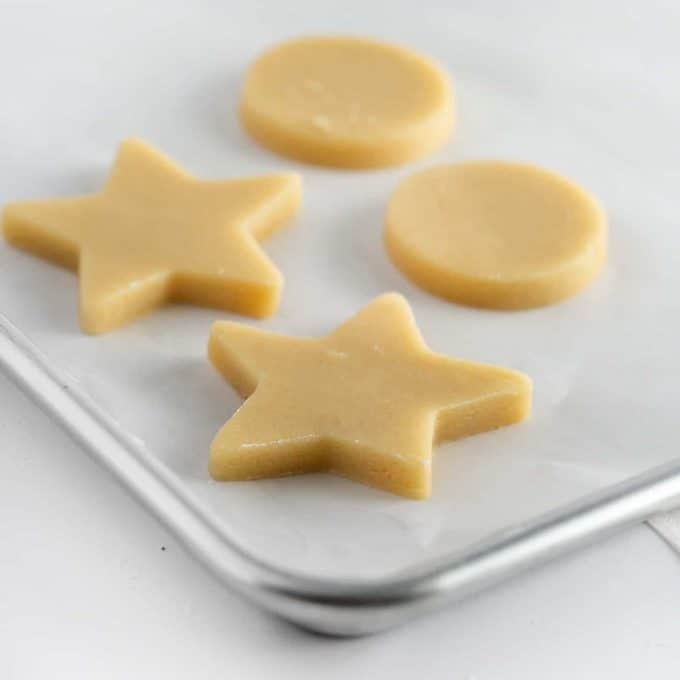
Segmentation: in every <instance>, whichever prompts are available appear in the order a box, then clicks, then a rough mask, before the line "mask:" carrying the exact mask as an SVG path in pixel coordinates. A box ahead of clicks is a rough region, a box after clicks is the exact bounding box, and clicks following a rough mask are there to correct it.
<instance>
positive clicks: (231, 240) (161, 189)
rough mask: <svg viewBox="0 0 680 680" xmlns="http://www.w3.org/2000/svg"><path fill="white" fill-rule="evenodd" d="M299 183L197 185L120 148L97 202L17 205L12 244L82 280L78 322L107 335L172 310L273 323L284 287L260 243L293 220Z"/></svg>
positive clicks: (7, 226)
mask: <svg viewBox="0 0 680 680" xmlns="http://www.w3.org/2000/svg"><path fill="white" fill-rule="evenodd" d="M300 196H301V183H300V179H299V177H298V176H297V175H267V176H263V177H254V178H249V179H234V180H213V181H200V180H197V179H195V178H194V177H192V176H191V175H189V174H188V173H186V172H184V170H182V169H181V168H179V167H178V166H176V165H175V164H174V163H172V162H171V161H170V160H169V159H168V158H166V157H165V156H163V155H161V154H160V153H158V152H157V151H155V150H154V149H152V148H151V147H149V146H147V145H146V144H143V143H142V142H139V141H137V140H128V141H126V142H123V144H121V146H120V150H119V152H118V157H117V159H116V162H115V164H114V167H113V170H112V171H111V174H110V176H109V179H108V181H107V183H106V185H105V186H104V188H103V189H102V191H100V192H99V193H97V194H93V195H91V196H82V197H77V198H62V199H54V200H47V201H29V202H25V203H12V204H10V205H8V206H7V207H6V208H5V211H4V214H3V220H2V228H3V231H4V234H5V238H6V239H7V241H8V242H9V243H11V244H12V245H14V246H16V247H17V248H22V249H23V250H27V251H30V252H32V253H34V254H36V255H38V256H40V257H43V258H45V259H48V260H51V261H53V262H56V263H58V264H61V265H63V266H66V267H69V268H71V269H77V270H78V274H79V277H80V324H81V327H82V329H83V330H84V331H86V332H88V333H104V332H106V331H110V330H112V329H114V328H117V327H118V326H120V325H122V324H124V323H126V322H128V321H130V320H132V319H134V318H136V317H138V316H140V315H141V314H144V313H146V312H148V311H150V310H151V309H153V308H155V307H157V306H159V305H162V304H164V303H166V302H170V301H177V302H188V303H192V304H198V305H207V306H212V307H219V308H220V309H226V310H230V311H235V312H239V313H242V314H247V315H250V316H255V317H261V316H267V315H269V314H271V313H272V312H274V310H275V309H276V307H277V305H278V301H279V296H280V292H281V287H282V282H283V279H282V277H281V274H280V273H279V272H278V270H277V269H276V268H275V267H274V265H273V264H272V263H271V262H270V261H269V259H268V258H267V256H266V255H265V254H264V253H263V252H262V250H261V249H260V247H259V245H258V244H257V240H260V239H263V238H265V237H266V236H267V235H268V234H269V233H270V232H271V231H273V230H274V229H276V228H277V227H279V226H280V225H281V224H283V223H284V222H285V221H286V220H288V218H290V217H291V216H292V215H294V214H295V212H296V211H297V209H298V206H299V203H300Z"/></svg>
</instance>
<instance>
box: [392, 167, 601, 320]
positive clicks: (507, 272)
mask: <svg viewBox="0 0 680 680" xmlns="http://www.w3.org/2000/svg"><path fill="white" fill-rule="evenodd" d="M385 242H386V246H387V251H388V253H389V255H390V257H391V258H392V260H393V261H394V263H395V264H396V265H397V267H399V269H401V271H402V272H403V273H404V274H406V276H408V277H409V278H410V279H411V280H412V281H413V282H415V283H416V284H418V285H419V286H421V287H422V288H424V289H426V290H428V291H430V292H431V293H434V294H435V295H439V296H441V297H443V298H446V299H448V300H453V301H454V302H459V303H462V304H465V305H470V306H474V307H487V308H492V309H527V308H530V307H540V306H542V305H548V304H551V303H553V302H556V301H558V300H561V299H563V298H566V297H569V296H571V295H574V294H575V293H576V292H578V291H579V290H580V289H581V288H583V287H584V286H585V285H586V284H587V283H589V282H590V281H591V280H592V279H593V278H594V277H595V275H596V274H597V273H598V271H599V270H600V268H601V267H602V264H603V262H604V258H605V252H606V218H605V215H604V213H603V211H602V209H601V208H600V206H599V204H598V202H597V200H596V199H595V198H593V197H592V196H590V195H589V194H588V193H587V192H586V191H584V190H583V189H581V188H580V187H578V186H576V185H575V184H572V183H571V182H569V181H568V180H566V179H564V178H562V177H560V176H559V175H556V174H554V173H552V172H549V171H547V170H543V169H541V168H537V167H533V166H530V165H524V164H521V163H505V162H500V161H478V162H471V163H460V164H458V165H448V166H439V167H435V168H431V169H429V170H425V171H423V172H418V173H416V174H414V175H412V176H411V177H409V178H408V179H406V180H405V181H404V182H402V183H401V184H400V185H399V186H398V187H397V189H396V191H395V192H394V193H393V195H392V197H391V198H390V202H389V205H388V208H387V224H386V229H385Z"/></svg>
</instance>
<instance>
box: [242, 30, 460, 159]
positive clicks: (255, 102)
mask: <svg viewBox="0 0 680 680" xmlns="http://www.w3.org/2000/svg"><path fill="white" fill-rule="evenodd" d="M240 115H241V120H242V122H243V125H244V127H245V128H246V130H247V131H248V132H249V133H250V135H251V136H252V137H254V138H255V139H256V140H257V141H259V142H260V143H261V144H263V145H264V146H266V147H268V148H270V149H272V150H274V151H276V152H278V153H280V154H283V155H284V156H290V157H292V158H296V159H298V160H302V161H306V162H309V163H315V164H318V165H328V166H335V167H341V168H371V167H381V166H387V165H396V164H400V163H405V162H407V161H410V160H412V159H414V158H417V157H419V156H422V155H424V154H426V153H427V152H429V151H432V150H433V149H435V148H436V147H438V146H439V145H441V144H442V143H443V142H444V141H445V140H446V139H447V138H448V136H449V134H450V132H451V128H452V125H453V103H452V94H451V87H450V85H449V82H448V79H447V77H446V75H445V74H444V73H443V71H442V70H441V69H440V68H439V67H438V66H437V65H435V64H434V63H433V62H431V61H430V60H428V59H426V58H425V57H422V56H420V55H418V54H416V53H414V52H411V51H409V50H407V49H404V48H402V47H398V46H396V45H390V44H387V43H383V42H377V41H374V40H364V39H359V38H343V37H310V38H301V39H298V40H292V41H290V42H285V43H282V44H281V45H278V46H277V47H274V48H272V49H270V50H269V51H267V52H265V53H264V54H263V55H262V56H260V57H259V59H257V61H255V63H254V64H252V66H251V67H250V69H249V71H248V74H247V76H246V81H245V86H244V88H243V92H242V97H241V104H240Z"/></svg>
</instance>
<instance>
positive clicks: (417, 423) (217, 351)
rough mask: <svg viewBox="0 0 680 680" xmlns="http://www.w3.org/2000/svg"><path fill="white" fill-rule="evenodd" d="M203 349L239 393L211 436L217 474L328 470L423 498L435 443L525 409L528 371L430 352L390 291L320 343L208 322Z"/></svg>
mask: <svg viewBox="0 0 680 680" xmlns="http://www.w3.org/2000/svg"><path fill="white" fill-rule="evenodd" d="M208 354H209V357H210V359H211V361H212V362H213V363H214V364H215V366H216V367H217V368H218V370H219V371H220V372H221V373H222V374H223V375H224V377H225V378H226V379H227V380H228V381H229V382H230V383H231V384H232V385H233V387H234V388H235V389H236V390H237V391H238V392H239V394H240V395H241V396H242V397H244V398H247V400H246V402H245V403H244V404H243V405H242V406H241V408H240V409H239V410H238V411H237V412H236V413H235V414H234V416H233V417H232V418H231V419H230V420H229V421H228V422H227V423H226V424H225V425H224V427H223V428H222V429H221V430H220V432H219V433H218V434H217V436H216V437H215V439H214V441H213V443H212V446H211V450H210V473H211V475H212V476H213V477H214V478H215V479H217V480H245V479H257V478H261V477H278V476H283V475H293V474H298V473H303V472H318V471H326V472H334V473H337V474H339V475H342V476H345V477H349V478H350V479H354V480H356V481H359V482H363V483H365V484H369V485H371V486H374V487H378V488H381V489H384V490H386V491H391V492H392V493H396V494H399V495H402V496H407V497H409V498H427V497H428V496H429V495H430V488H431V465H430V464H431V459H432V446H433V444H434V443H435V442H439V441H442V440H447V439H457V438H460V437H466V436H468V435H472V434H476V433H478V432H484V431H486V430H491V429H494V428H497V427H501V426H503V425H509V424H511V423H517V422H519V421H521V420H523V419H524V418H526V417H527V416H528V414H529V411H530V408H531V381H530V380H529V378H527V377H526V376H525V375H523V374H521V373H517V372H515V371H511V370H506V369H504V368H496V367H494V366H487V365H484V364H478V363H473V362H470V361H459V360H456V359H449V358H447V357H445V356H442V355H438V354H435V353H433V352H432V351H430V350H429V349H428V348H427V346H426V345H425V343H424V341H423V339H422V337H421V335H420V333H419V331H418V328H417V327H416V324H415V320H414V318H413V315H412V313H411V310H410V308H409V306H408V303H407V302H406V300H405V299H404V298H403V297H401V296H400V295H397V294H394V293H391V294H387V295H383V296H381V297H378V298H376V299H375V300H374V301H373V302H371V303H370V304H369V305H368V306H366V307H365V308H364V309H363V310H361V311H360V312H359V313H358V314H357V315H356V316H354V317H353V318H351V319H350V320H349V321H347V322H346V323H344V324H343V325H342V326H340V327H339V328H338V329H336V330H335V331H334V332H333V333H331V334H330V335H328V336H326V337H323V338H318V339H317V338H291V337H287V336H283V335H278V334H274V333H270V332H266V331H262V330H258V329H254V328H250V327H248V326H244V325H241V324H236V323H232V322H224V321H223V322H217V323H215V324H214V325H213V328H212V332H211V335H210V342H209V346H208Z"/></svg>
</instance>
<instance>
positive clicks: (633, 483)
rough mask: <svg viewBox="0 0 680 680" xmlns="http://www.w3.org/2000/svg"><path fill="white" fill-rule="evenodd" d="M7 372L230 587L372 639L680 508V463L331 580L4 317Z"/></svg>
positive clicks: (299, 618) (300, 617)
mask: <svg viewBox="0 0 680 680" xmlns="http://www.w3.org/2000/svg"><path fill="white" fill-rule="evenodd" d="M0 368H1V369H2V370H3V371H4V372H5V373H6V374H7V375H8V376H9V377H10V378H11V379H12V380H13V381H14V382H15V383H16V384H17V385H18V386H19V387H20V388H21V389H23V390H24V391H25V392H26V393H27V394H28V395H29V396H30V397H31V398H32V399H33V400H34V401H35V402H36V403H37V404H38V405H39V406H40V407H41V408H42V409H43V410H44V411H45V412H46V413H47V414H48V415H50V416H51V417H52V418H53V419H54V420H55V421H56V422H57V423H59V424H60V425H61V426H62V428H63V429H64V430H66V431H67V432H68V433H69V434H70V435H71V437H72V438H73V439H74V440H76V441H77V442H79V443H80V444H81V445H82V446H83V448H85V449H86V450H87V451H88V452H89V453H90V454H91V455H92V456H93V457H94V458H96V459H97V460H98V461H100V462H101V463H103V464H104V465H105V466H106V467H107V468H108V469H109V470H111V472H113V473H114V474H115V475H116V477H118V479H119V480H120V481H121V482H122V483H123V484H124V485H125V487H127V488H128V489H129V490H130V491H132V492H133V493H134V495H135V496H136V497H137V498H138V499H139V501H141V503H142V504H143V505H145V506H146V507H147V508H148V509H149V510H150V511H151V512H152V513H153V514H154V515H155V516H156V517H157V518H158V519H159V520H160V521H161V522H162V523H163V524H164V525H165V526H166V527H167V528H168V529H169V530H170V531H171V532H172V533H173V534H174V535H175V536H176V537H177V539H178V540H179V541H180V542H181V543H182V544H183V545H184V546H185V547H186V549H187V550H188V551H189V552H190V553H192V554H193V555H195V556H196V557H197V558H198V559H199V560H200V561H201V562H202V563H203V564H204V565H205V566H207V567H208V569H210V570H211V571H212V572H213V573H214V574H215V575H216V576H217V577H218V578H219V579H220V580H221V581H222V582H223V583H224V584H225V585H227V586H229V587H231V588H232V589H234V590H236V591H237V592H239V593H241V594H242V595H244V596H246V597H247V598H249V599H251V600H253V601H254V602H256V603H258V604H259V605H261V606H263V607H265V608H267V609H269V610H270V611H272V612H275V613H276V614H278V615H280V616H282V617H284V618H285V619H288V620H289V621H292V622H294V623H296V624H298V625H300V626H302V627H304V628H308V629H311V630H314V631H316V632H320V633H325V634H329V635H338V636H353V635H365V634H368V633H374V632H378V631H381V630H385V629H388V628H390V627H392V626H395V625H398V624H401V623H404V622H405V621H408V620H409V619H412V618H413V617H415V616H417V615H420V614H423V613H424V612H427V611H430V610H433V609H435V608H438V607H442V606H444V605H446V604H450V603H452V602H455V601H457V600H460V599H462V598H464V597H467V596H469V595H471V594H473V593H476V592H479V591H481V590H483V589H486V588H489V587H490V586H492V585H494V584H496V583H499V582H501V581H503V580H505V579H508V578H510V577H511V576H513V575H515V574H519V573H521V572H523V571H526V570H527V569H529V568H533V567H536V566H538V565H540V564H542V563H545V562H547V561H549V560H552V559H554V558H555V557H557V556H559V555H562V554H564V553H567V552H569V551H572V550H575V549H576V548H579V547H582V546H585V545H587V544H589V543H593V542H595V541H597V540H600V539H603V538H605V537H607V536H609V535H611V534H613V533H614V532H615V531H617V530H619V529H622V528H624V527H626V526H629V525H632V524H634V523H637V522H641V521H643V520H645V519H647V518H648V517H650V516H651V515H653V514H655V513H657V512H663V511H666V510H669V509H671V508H672V507H673V506H677V505H680V459H678V460H674V461H672V462H670V463H668V464H665V465H662V466H659V467H656V468H654V469H652V470H650V471H648V472H645V473H644V474H641V475H638V476H635V477H632V478H630V479H627V480H625V481H623V482H621V483H619V484H616V485H614V486H610V487H608V488H605V489H604V490H601V491H598V492H596V493H593V494H590V495H587V496H585V497H583V498H581V499H580V500H578V501H576V502H574V503H571V504H568V505H565V506H563V507H560V508H558V509H556V510H554V511H552V512H549V513H547V514H544V515H542V516H539V517H538V518H536V519H533V520H531V521H529V522H526V523H523V524H521V525H519V526H514V527H513V528H512V529H510V530H506V531H501V532H498V533H495V534H493V535H491V536H489V537H488V538H486V539H484V540H482V541H480V542H478V543H476V544H474V545H472V546H470V547H468V548H466V549H465V550H462V551H460V552H456V553H454V554H452V555H450V556H448V557H447V558H446V559H442V560H438V561H437V562H436V563H433V562H429V563H427V564H423V565H421V566H419V567H418V568H415V569H409V570H408V571H405V572H402V573H400V574H398V575H397V576H394V577H390V578H389V579H387V580H375V581H373V580H371V581H367V580H356V581H355V580H329V579H321V578H312V577H308V576H305V575H300V574H296V573H293V572H290V571H286V570H283V569H280V568H278V567H277V566H276V565H272V564H268V563H266V562H264V561H262V560H261V559H259V558H258V557H257V556H255V555H252V554H250V553H249V552H248V551H247V550H245V549H244V548H242V547H241V546H239V545H238V543H237V542H236V541H235V540H234V539H233V538H231V537H229V536H228V535H227V534H226V533H225V531H224V529H223V528H222V527H221V526H220V525H219V524H218V523H217V522H216V521H215V518H214V517H212V516H211V515H210V514H208V513H207V512H206V511H205V510H204V509H203V508H202V507H201V506H200V505H199V504H198V503H196V502H195V500H194V499H193V498H192V497H191V495H189V494H187V493H186V491H185V490H184V489H183V487H182V483H181V481H179V480H178V479H177V478H176V477H175V476H174V475H173V473H172V472H170V471H169V470H168V469H167V468H166V467H164V466H163V465H162V464H161V463H160V462H159V461H158V460H157V459H155V458H154V457H153V456H152V455H151V454H150V453H149V452H148V451H146V450H145V449H144V447H143V446H142V445H141V443H140V442H137V441H134V440H132V439H131V438H130V437H129V436H128V435H126V434H125V433H124V432H123V431H122V429H121V428H120V427H119V426H118V425H117V424H116V422H115V421H114V420H113V419H112V418H111V417H109V416H108V415H107V414H106V413H104V412H103V411H102V410H101V409H100V408H99V407H98V406H97V405H96V404H94V403H93V402H92V401H91V400H90V399H89V398H88V397H87V396H85V395H84V394H82V393H81V392H80V391H79V390H78V388H77V386H76V385H75V384H72V383H70V382H69V381H68V380H67V379H65V378H64V377H63V376H62V377H60V376H59V375H58V373H57V372H56V371H54V370H53V368H52V367H51V366H50V365H49V363H48V361H47V360H46V359H45V357H44V356H43V355H42V354H41V353H40V352H39V351H38V350H37V349H36V348H35V347H34V346H33V345H32V344H31V343H30V341H29V340H28V339H27V338H26V337H25V336H24V335H23V334H22V333H21V332H20V331H19V330H17V329H16V328H15V327H14V326H13V325H12V324H11V323H10V322H9V321H8V320H7V319H6V318H5V317H3V316H2V315H1V314H0Z"/></svg>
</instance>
